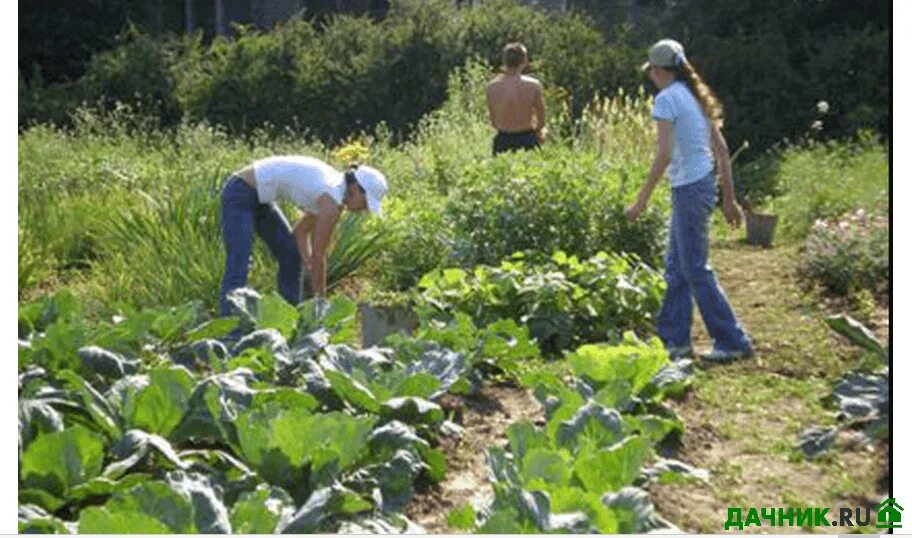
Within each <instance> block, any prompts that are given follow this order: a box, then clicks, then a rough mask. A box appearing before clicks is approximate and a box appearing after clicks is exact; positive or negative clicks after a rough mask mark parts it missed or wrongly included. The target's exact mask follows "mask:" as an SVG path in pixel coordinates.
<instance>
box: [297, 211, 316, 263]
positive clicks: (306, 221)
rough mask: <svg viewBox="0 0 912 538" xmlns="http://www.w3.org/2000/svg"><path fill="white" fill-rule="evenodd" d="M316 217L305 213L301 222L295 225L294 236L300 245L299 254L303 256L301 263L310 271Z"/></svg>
mask: <svg viewBox="0 0 912 538" xmlns="http://www.w3.org/2000/svg"><path fill="white" fill-rule="evenodd" d="M315 221H316V217H315V216H314V215H310V214H308V213H304V215H303V216H302V217H301V219H300V220H298V222H297V223H296V224H295V225H294V229H293V230H292V234H293V235H294V239H295V243H296V244H297V245H298V253H299V254H300V255H301V263H302V264H303V265H304V267H305V268H306V269H307V270H308V271H309V270H310V259H311V254H310V246H311V245H310V242H311V237H310V236H311V232H312V231H313V227H314V222H315Z"/></svg>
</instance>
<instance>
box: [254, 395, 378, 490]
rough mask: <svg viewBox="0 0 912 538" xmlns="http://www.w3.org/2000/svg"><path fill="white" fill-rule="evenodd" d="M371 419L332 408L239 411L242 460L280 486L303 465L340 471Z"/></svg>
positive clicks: (359, 447)
mask: <svg viewBox="0 0 912 538" xmlns="http://www.w3.org/2000/svg"><path fill="white" fill-rule="evenodd" d="M374 421H375V419H374V418H366V417H365V418H355V417H352V416H350V415H347V414H344V413H340V412H332V413H326V414H319V415H313V414H311V412H310V411H308V410H307V409H302V408H283V407H281V406H279V405H277V404H275V403H273V404H270V405H265V404H264V405H259V406H256V407H253V408H251V409H250V410H248V411H246V412H244V413H242V414H241V415H240V416H239V417H238V419H237V421H236V426H237V433H238V439H239V443H240V448H241V451H242V453H243V455H244V457H245V459H246V460H247V461H248V462H249V463H250V464H251V465H252V466H253V467H255V468H256V469H257V470H258V471H260V472H261V473H264V474H265V476H266V477H267V478H269V479H272V480H275V481H277V483H279V484H284V480H283V478H282V477H283V476H286V477H291V476H294V475H297V474H298V473H299V472H300V470H301V469H302V468H303V467H304V466H305V465H307V464H308V463H310V464H312V466H313V468H314V469H315V470H319V469H320V468H322V467H323V466H326V465H328V464H331V463H334V464H336V465H338V467H339V469H345V468H347V467H348V466H350V465H351V464H352V463H354V462H355V461H356V460H357V458H358V457H359V456H360V454H361V451H362V450H363V449H364V448H365V447H366V445H367V436H368V434H369V433H370V431H371V428H372V427H373V424H374Z"/></svg>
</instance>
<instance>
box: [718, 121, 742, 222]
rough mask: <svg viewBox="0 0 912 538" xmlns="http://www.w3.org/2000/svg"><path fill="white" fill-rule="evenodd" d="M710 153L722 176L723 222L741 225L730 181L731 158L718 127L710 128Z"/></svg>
mask: <svg viewBox="0 0 912 538" xmlns="http://www.w3.org/2000/svg"><path fill="white" fill-rule="evenodd" d="M711 137H712V151H713V156H715V158H716V164H717V165H718V167H719V175H721V176H722V179H721V187H722V213H724V214H725V220H727V221H728V223H729V224H730V225H732V226H736V227H737V226H740V225H741V218H742V215H741V208H740V207H738V203H737V201H736V200H735V183H734V180H733V179H732V168H731V157H730V156H729V154H728V144H727V143H726V142H725V137H724V136H722V131H721V130H720V129H719V126H718V125H715V124H714V125H713V127H712V134H711Z"/></svg>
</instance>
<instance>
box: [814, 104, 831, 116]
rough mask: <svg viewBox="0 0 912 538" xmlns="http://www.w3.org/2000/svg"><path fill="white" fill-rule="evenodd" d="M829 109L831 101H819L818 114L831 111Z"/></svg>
mask: <svg viewBox="0 0 912 538" xmlns="http://www.w3.org/2000/svg"><path fill="white" fill-rule="evenodd" d="M829 111H830V104H829V103H827V102H826V101H818V102H817V113H818V114H826V113H827V112H829Z"/></svg>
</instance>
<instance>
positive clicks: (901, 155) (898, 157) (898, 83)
mask: <svg viewBox="0 0 912 538" xmlns="http://www.w3.org/2000/svg"><path fill="white" fill-rule="evenodd" d="M897 21H904V22H909V21H912V2H905V1H901V2H894V3H893V29H894V30H895V29H896V28H900V29H902V28H903V25H902V24H901V23H900V24H897ZM892 38H893V77H894V80H893V81H884V83H891V84H892V89H893V92H894V93H893V94H892V100H893V126H894V129H893V140H892V144H893V152H892V153H893V162H892V166H891V179H892V186H893V198H892V203H893V237H894V245H895V246H896V247H897V248H895V249H894V251H893V259H892V261H893V269H892V271H891V275H890V277H891V279H892V282H893V297H892V298H891V302H892V305H893V320H892V326H891V327H890V328H891V332H892V334H895V335H900V336H898V337H896V338H893V339H892V340H893V342H892V343H893V354H892V359H893V360H892V365H891V368H892V373H893V409H892V417H893V428H892V433H893V446H892V455H893V458H892V460H893V476H892V479H893V497H894V498H896V500H897V502H899V504H900V505H902V506H903V507H904V508H906V512H907V513H908V514H909V516H908V517H907V518H906V519H907V520H912V461H910V460H908V459H906V458H905V456H906V454H907V453H906V451H905V450H904V449H905V448H909V447H910V443H909V435H910V432H909V431H908V430H907V429H906V428H905V425H906V424H908V423H907V422H906V421H905V420H904V419H903V417H904V416H905V413H904V412H903V411H904V410H909V409H910V406H912V390H909V388H908V387H907V385H906V383H907V382H908V381H909V380H912V364H910V363H909V362H908V361H907V360H904V358H905V357H907V356H908V354H909V353H910V352H912V344H910V342H909V340H908V338H906V337H905V336H902V335H903V334H904V329H905V328H908V327H909V322H910V319H912V304H910V303H908V302H906V301H904V300H903V299H909V298H912V284H910V282H909V280H908V279H906V278H893V275H896V274H899V275H904V274H905V272H904V271H903V269H904V268H905V269H906V270H909V269H912V267H910V264H909V256H907V255H906V254H908V251H906V250H905V247H906V244H905V241H904V239H905V238H908V237H910V235H909V234H910V233H912V215H910V213H909V212H908V211H905V210H904V209H903V206H902V201H908V200H910V199H912V196H910V192H912V186H910V184H909V181H908V178H909V177H910V174H912V160H910V158H909V152H910V151H912V144H910V143H909V139H908V138H905V137H903V136H902V135H903V133H904V132H906V133H907V132H908V130H909V122H910V121H912V103H910V102H909V100H907V99H905V98H904V95H903V94H904V93H905V92H904V89H905V88H906V87H907V85H906V84H904V83H903V82H908V81H909V80H910V79H912V77H910V76H909V66H908V62H907V61H905V60H904V58H908V54H909V53H910V52H912V36H910V34H909V32H906V31H899V32H895V33H893V35H892ZM897 329H898V330H897ZM892 334H891V336H892ZM894 532H895V533H896V534H912V523H907V524H905V525H903V528H902V529H896V530H895V531H894Z"/></svg>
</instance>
